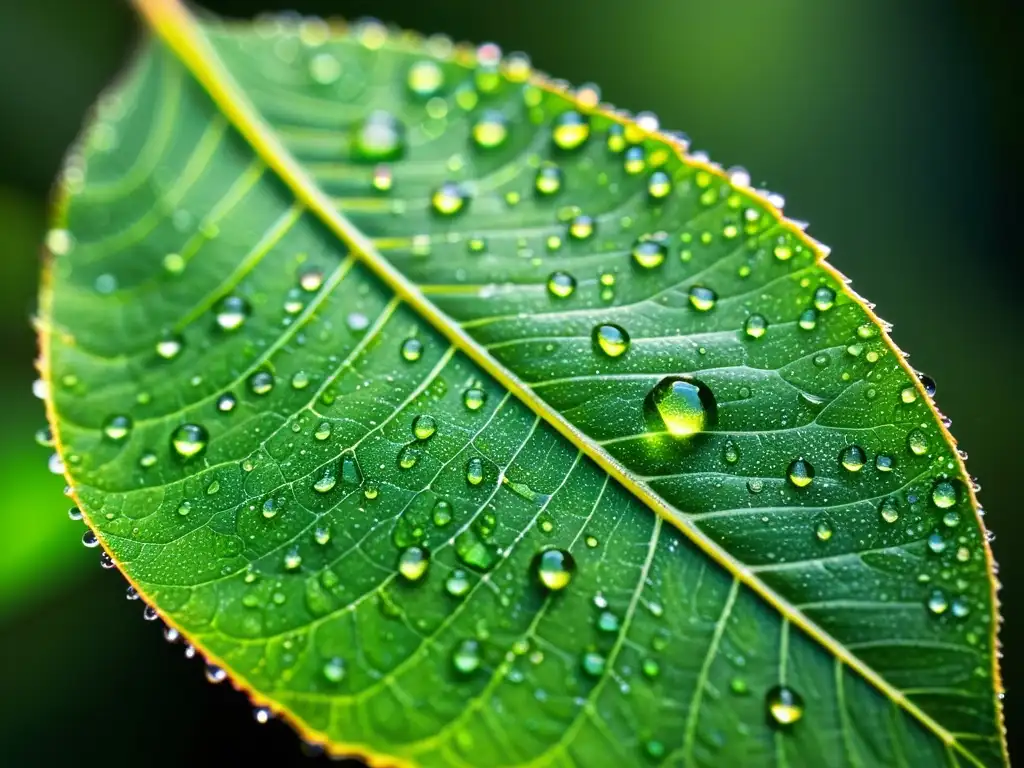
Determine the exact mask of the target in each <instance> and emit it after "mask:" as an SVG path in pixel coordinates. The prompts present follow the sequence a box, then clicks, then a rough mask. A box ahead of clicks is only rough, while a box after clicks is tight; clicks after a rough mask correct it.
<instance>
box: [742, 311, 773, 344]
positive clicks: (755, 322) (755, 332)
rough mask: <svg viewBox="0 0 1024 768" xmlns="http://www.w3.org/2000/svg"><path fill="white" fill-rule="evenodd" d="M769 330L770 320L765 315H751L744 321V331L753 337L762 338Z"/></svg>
mask: <svg viewBox="0 0 1024 768" xmlns="http://www.w3.org/2000/svg"><path fill="white" fill-rule="evenodd" d="M767 331H768V320H767V319H766V318H765V316H764V315H751V316H750V317H748V318H747V320H746V322H744V323H743V332H744V333H745V334H747V336H749V337H750V338H752V339H760V338H761V337H762V336H764V335H765V333H766V332H767Z"/></svg>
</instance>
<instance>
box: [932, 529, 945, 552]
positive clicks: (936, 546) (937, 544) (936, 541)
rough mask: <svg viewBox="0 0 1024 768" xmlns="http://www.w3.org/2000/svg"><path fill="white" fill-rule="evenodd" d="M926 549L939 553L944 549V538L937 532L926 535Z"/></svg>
mask: <svg viewBox="0 0 1024 768" xmlns="http://www.w3.org/2000/svg"><path fill="white" fill-rule="evenodd" d="M928 549H930V550H931V551H932V552H934V553H935V554H939V553H941V552H944V551H945V550H946V540H945V539H944V538H942V536H941V535H940V534H938V533H933V534H932V535H931V536H929V537H928Z"/></svg>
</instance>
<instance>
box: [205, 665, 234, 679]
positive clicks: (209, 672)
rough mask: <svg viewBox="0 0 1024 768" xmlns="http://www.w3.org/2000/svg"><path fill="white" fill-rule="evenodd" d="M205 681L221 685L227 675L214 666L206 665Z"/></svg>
mask: <svg viewBox="0 0 1024 768" xmlns="http://www.w3.org/2000/svg"><path fill="white" fill-rule="evenodd" d="M205 671H206V681H207V682H209V683H214V684H216V683H223V682H224V681H225V680H227V678H228V673H227V672H225V671H224V670H223V669H221V668H220V667H218V666H217V665H215V664H207V665H206V670H205Z"/></svg>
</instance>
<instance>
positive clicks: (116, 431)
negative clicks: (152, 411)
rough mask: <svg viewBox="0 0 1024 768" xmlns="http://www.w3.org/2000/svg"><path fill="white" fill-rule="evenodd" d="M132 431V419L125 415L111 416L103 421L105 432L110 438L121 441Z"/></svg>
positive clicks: (116, 441) (117, 441)
mask: <svg viewBox="0 0 1024 768" xmlns="http://www.w3.org/2000/svg"><path fill="white" fill-rule="evenodd" d="M131 431H132V420H131V419H130V418H128V417H127V416H124V415H120V414H118V415H116V416H111V417H110V418H109V419H107V420H106V421H105V422H104V423H103V434H104V436H105V437H106V438H107V439H108V440H113V441H114V442H115V443H119V442H121V441H122V440H124V439H125V438H126V437H128V435H129V433H130V432H131Z"/></svg>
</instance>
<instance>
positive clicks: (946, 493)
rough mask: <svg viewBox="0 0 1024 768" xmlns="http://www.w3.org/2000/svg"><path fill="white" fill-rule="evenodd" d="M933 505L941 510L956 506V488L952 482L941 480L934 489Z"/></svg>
mask: <svg viewBox="0 0 1024 768" xmlns="http://www.w3.org/2000/svg"><path fill="white" fill-rule="evenodd" d="M932 503H933V504H934V505H935V506H936V507H938V508H939V509H949V508H950V507H952V506H955V505H956V486H954V485H953V483H952V482H951V481H950V480H939V481H938V482H936V483H935V486H934V487H933V488H932Z"/></svg>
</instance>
